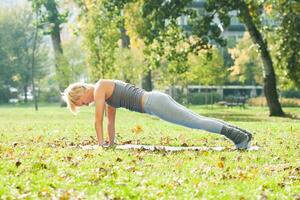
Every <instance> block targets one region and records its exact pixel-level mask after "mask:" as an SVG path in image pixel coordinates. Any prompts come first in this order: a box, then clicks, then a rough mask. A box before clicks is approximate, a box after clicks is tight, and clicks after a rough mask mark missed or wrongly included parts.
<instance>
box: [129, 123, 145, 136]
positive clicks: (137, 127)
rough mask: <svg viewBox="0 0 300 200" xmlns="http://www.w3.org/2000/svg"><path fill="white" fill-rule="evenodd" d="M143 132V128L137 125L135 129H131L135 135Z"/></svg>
mask: <svg viewBox="0 0 300 200" xmlns="http://www.w3.org/2000/svg"><path fill="white" fill-rule="evenodd" d="M142 131H143V129H142V127H141V126H140V125H136V126H135V127H134V128H132V129H131V132H133V133H135V134H139V133H141V132H142Z"/></svg>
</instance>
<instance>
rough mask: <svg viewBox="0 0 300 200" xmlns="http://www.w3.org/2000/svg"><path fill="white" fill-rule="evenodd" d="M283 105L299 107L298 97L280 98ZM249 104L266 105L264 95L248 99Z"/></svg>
mask: <svg viewBox="0 0 300 200" xmlns="http://www.w3.org/2000/svg"><path fill="white" fill-rule="evenodd" d="M279 101H280V103H281V105H282V106H283V107H300V99H297V98H280V99H279ZM248 104H249V106H267V101H266V98H265V97H256V98H251V99H249V100H248Z"/></svg>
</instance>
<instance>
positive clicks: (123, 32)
mask: <svg viewBox="0 0 300 200" xmlns="http://www.w3.org/2000/svg"><path fill="white" fill-rule="evenodd" d="M120 30H121V47H122V48H129V45H130V38H129V36H128V35H127V34H126V29H125V28H124V26H123V25H122V26H121V28H120Z"/></svg>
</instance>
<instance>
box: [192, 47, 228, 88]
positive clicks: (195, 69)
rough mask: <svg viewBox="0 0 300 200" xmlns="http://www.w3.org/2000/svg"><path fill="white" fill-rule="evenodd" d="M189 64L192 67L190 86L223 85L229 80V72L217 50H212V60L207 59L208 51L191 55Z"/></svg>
mask: <svg viewBox="0 0 300 200" xmlns="http://www.w3.org/2000/svg"><path fill="white" fill-rule="evenodd" d="M189 64H190V65H191V70H190V78H189V83H190V84H196V85H198V84H200V85H223V84H224V83H225V82H226V81H227V79H228V75H229V72H228V71H227V69H226V67H225V66H224V60H223V57H222V55H221V53H220V50H219V49H217V48H213V49H211V50H210V58H207V51H202V53H199V54H198V55H192V54H191V55H190V56H189Z"/></svg>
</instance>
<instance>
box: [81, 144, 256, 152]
mask: <svg viewBox="0 0 300 200" xmlns="http://www.w3.org/2000/svg"><path fill="white" fill-rule="evenodd" d="M79 147H80V148H82V149H85V150H92V149H97V148H104V149H105V148H113V149H119V150H146V151H170V152H174V151H233V150H236V149H235V148H228V147H220V146H216V147H206V146H184V147H182V146H162V145H145V144H124V145H114V146H111V147H109V146H103V147H100V146H98V145H85V146H82V145H80V146H79ZM257 150H259V147H258V146H251V147H250V148H248V149H247V151H257Z"/></svg>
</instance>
